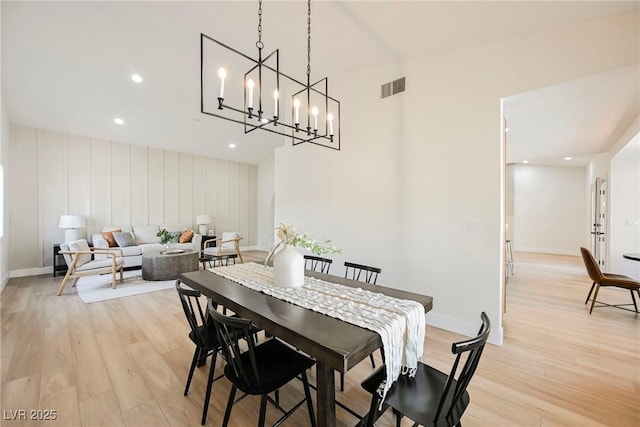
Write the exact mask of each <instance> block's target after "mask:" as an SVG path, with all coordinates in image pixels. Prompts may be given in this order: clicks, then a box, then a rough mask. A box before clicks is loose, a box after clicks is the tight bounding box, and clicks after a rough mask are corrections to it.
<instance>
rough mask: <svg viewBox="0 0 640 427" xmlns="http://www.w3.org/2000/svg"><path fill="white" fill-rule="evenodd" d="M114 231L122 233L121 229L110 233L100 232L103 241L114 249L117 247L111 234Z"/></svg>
mask: <svg viewBox="0 0 640 427" xmlns="http://www.w3.org/2000/svg"><path fill="white" fill-rule="evenodd" d="M114 231H118V232H119V231H122V229H120V228H116V229H113V230H110V231H102V232H101V233H100V234H102V237H103V238H104V240H106V241H107V243H108V244H109V247H110V248H115V247H116V246H118V244H117V243H116V239H114V238H113V232H114Z"/></svg>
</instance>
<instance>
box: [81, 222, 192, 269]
mask: <svg viewBox="0 0 640 427" xmlns="http://www.w3.org/2000/svg"><path fill="white" fill-rule="evenodd" d="M118 228H119V229H120V230H122V231H128V232H130V233H132V234H133V237H134V238H135V240H136V246H126V247H123V248H121V249H122V252H123V255H124V267H125V268H128V267H140V266H142V254H144V253H145V252H159V251H161V250H164V249H165V245H163V244H161V243H160V238H159V237H158V236H156V234H157V233H158V231H160V229H161V228H164V229H166V230H167V231H169V232H171V233H182V232H183V231H185V230H187V228H186V227H185V226H183V225H180V224H163V225H160V226H158V225H144V226H136V225H134V226H133V227H129V226H124V227H104V228H103V229H102V230H101V231H113V230H116V229H118ZM91 241H92V242H93V247H94V248H108V247H109V242H107V240H106V239H105V238H104V237H103V236H102V234H101V233H96V234H94V235H93V236H92V237H91ZM201 242H202V236H201V235H200V234H197V233H195V232H194V234H193V238H192V239H191V241H190V242H188V243H175V247H176V249H191V250H195V251H198V252H199V251H200V249H201ZM106 257H107V255H98V254H96V255H95V259H96V260H99V259H103V258H106Z"/></svg>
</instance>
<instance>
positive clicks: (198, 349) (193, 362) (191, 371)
mask: <svg viewBox="0 0 640 427" xmlns="http://www.w3.org/2000/svg"><path fill="white" fill-rule="evenodd" d="M199 355H200V348H199V347H196V349H195V351H194V352H193V360H192V361H191V367H190V368H189V376H188V377H187V385H186V386H185V388H184V395H185V396H186V395H187V394H188V393H189V387H191V379H192V378H193V372H194V371H195V370H196V363H197V362H198V356H199Z"/></svg>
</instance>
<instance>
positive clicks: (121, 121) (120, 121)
mask: <svg viewBox="0 0 640 427" xmlns="http://www.w3.org/2000/svg"><path fill="white" fill-rule="evenodd" d="M113 121H114V122H115V124H117V125H123V124H124V120H122V119H121V118H120V117H116V118H115V119H113Z"/></svg>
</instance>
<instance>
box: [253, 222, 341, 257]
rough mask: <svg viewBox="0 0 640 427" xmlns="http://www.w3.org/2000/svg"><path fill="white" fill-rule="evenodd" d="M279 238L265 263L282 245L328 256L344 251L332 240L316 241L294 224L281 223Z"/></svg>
mask: <svg viewBox="0 0 640 427" xmlns="http://www.w3.org/2000/svg"><path fill="white" fill-rule="evenodd" d="M276 230H278V238H279V239H280V242H278V244H277V245H276V246H275V247H274V248H273V249H272V250H271V252H269V256H268V257H267V259H266V260H265V261H264V263H265V265H266V264H267V262H269V260H270V259H271V257H273V255H274V254H275V253H276V250H277V249H278V248H279V247H280V246H282V245H293V246H298V247H300V248H305V249H308V250H310V251H311V252H313V253H314V254H316V255H318V256H326V255H328V254H335V253H342V250H340V249H337V248H336V247H335V246H332V245H331V240H323V241H320V242H318V241H316V240H315V239H314V238H313V237H311V236H309V235H308V234H307V233H302V232H299V231H298V230H296V229H295V227H294V226H292V225H286V224H282V223H281V224H280V227H278V228H277V229H276Z"/></svg>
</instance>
